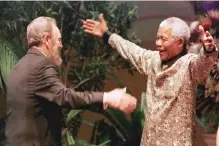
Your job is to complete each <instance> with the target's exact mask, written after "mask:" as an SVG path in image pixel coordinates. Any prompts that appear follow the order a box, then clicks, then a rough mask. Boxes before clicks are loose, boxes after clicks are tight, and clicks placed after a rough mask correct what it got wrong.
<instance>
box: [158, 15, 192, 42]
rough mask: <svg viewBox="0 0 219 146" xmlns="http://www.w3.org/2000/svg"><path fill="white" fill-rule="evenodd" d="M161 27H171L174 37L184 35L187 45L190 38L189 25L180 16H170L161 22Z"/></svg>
mask: <svg viewBox="0 0 219 146" xmlns="http://www.w3.org/2000/svg"><path fill="white" fill-rule="evenodd" d="M160 27H164V28H171V29H172V35H173V36H174V37H183V38H184V45H185V46H186V45H187V43H188V41H189V38H190V29H189V26H188V25H187V24H186V22H185V21H183V20H182V19H180V18H177V17H170V18H167V19H165V20H163V21H162V22H161V23H160Z"/></svg>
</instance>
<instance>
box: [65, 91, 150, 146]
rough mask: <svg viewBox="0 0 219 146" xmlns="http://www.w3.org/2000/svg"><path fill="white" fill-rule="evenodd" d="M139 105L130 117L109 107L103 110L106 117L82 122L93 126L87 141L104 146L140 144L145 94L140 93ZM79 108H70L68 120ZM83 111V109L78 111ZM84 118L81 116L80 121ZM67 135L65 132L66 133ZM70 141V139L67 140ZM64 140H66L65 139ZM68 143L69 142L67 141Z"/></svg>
mask: <svg viewBox="0 0 219 146" xmlns="http://www.w3.org/2000/svg"><path fill="white" fill-rule="evenodd" d="M141 102H142V103H144V104H141V106H140V107H137V108H136V109H135V110H134V111H133V113H132V114H131V118H130V119H128V118H127V116H126V115H125V114H124V113H123V112H121V111H117V110H114V109H111V108H108V109H107V110H105V112H104V113H102V114H103V115H104V117H105V118H106V119H107V121H110V122H106V121H105V120H104V119H101V120H96V121H95V122H94V123H90V122H88V121H86V122H84V123H85V124H88V125H89V126H92V127H93V130H92V134H91V139H90V141H89V143H91V144H93V145H104V146H137V145H140V141H141V135H142V131H143V128H144V120H145V109H146V103H145V102H146V94H145V92H143V93H142V96H141ZM78 112H79V110H71V112H70V113H69V116H68V117H71V118H69V121H71V120H72V119H74V118H75V116H76V115H77V114H78ZM80 112H83V111H80ZM83 120H84V119H83V118H82V121H83ZM66 135H67V134H66ZM69 141H70V140H69ZM65 142H66V141H65ZM68 144H69V143H68Z"/></svg>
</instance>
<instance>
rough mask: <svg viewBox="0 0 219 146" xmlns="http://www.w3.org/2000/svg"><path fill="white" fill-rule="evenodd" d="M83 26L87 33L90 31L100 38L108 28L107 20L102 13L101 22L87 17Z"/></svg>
mask: <svg viewBox="0 0 219 146" xmlns="http://www.w3.org/2000/svg"><path fill="white" fill-rule="evenodd" d="M83 28H84V31H85V32H86V33H90V34H92V35H95V36H97V37H100V38H102V37H103V34H104V32H105V31H107V30H108V27H107V24H106V21H105V20H104V18H103V14H100V16H99V22H98V21H95V20H92V19H87V20H86V21H84V22H83Z"/></svg>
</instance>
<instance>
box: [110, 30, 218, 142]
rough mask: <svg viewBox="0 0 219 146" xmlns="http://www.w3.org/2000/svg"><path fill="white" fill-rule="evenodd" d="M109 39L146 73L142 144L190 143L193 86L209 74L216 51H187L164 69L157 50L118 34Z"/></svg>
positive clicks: (192, 125)
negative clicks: (137, 43)
mask: <svg viewBox="0 0 219 146" xmlns="http://www.w3.org/2000/svg"><path fill="white" fill-rule="evenodd" d="M108 42H109V44H110V45H111V46H112V47H113V48H115V49H117V51H118V52H119V53H120V54H121V56H122V57H123V58H125V59H127V60H129V61H130V62H131V63H132V64H133V65H134V66H135V67H136V68H137V70H138V71H139V72H140V73H142V74H144V75H147V76H148V79H147V89H146V97H147V103H146V105H147V109H145V110H146V119H145V124H144V130H143V133H142V139H141V146H192V145H193V139H194V128H193V127H194V124H195V105H196V104H195V101H196V100H195V92H196V86H197V84H198V83H199V82H201V81H202V80H204V79H205V78H206V77H207V76H208V73H209V72H210V70H211V69H212V67H213V65H214V64H215V62H216V58H217V51H215V52H214V53H211V54H205V52H204V51H203V49H202V51H201V52H200V54H199V55H196V54H192V53H188V54H186V55H184V56H182V57H180V58H178V59H177V60H176V61H175V62H174V63H173V64H172V65H171V66H170V67H168V68H163V67H162V62H161V59H160V56H159V52H158V51H151V50H147V49H143V48H141V47H139V46H137V45H135V44H134V43H131V42H129V41H127V40H125V39H123V38H122V37H120V36H119V35H117V34H112V35H111V36H110V38H109V40H108Z"/></svg>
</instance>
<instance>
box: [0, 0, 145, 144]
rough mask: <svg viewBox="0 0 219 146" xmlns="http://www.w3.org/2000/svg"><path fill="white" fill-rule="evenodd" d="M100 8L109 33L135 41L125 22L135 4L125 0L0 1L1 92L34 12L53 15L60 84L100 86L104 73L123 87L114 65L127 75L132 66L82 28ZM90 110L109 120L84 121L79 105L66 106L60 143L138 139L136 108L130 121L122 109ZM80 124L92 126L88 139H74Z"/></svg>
mask: <svg viewBox="0 0 219 146" xmlns="http://www.w3.org/2000/svg"><path fill="white" fill-rule="evenodd" d="M100 13H103V14H104V17H105V19H106V21H107V23H108V26H109V28H110V30H111V31H112V32H115V33H118V34H120V35H122V36H123V37H124V38H126V39H128V40H131V41H132V42H134V43H137V44H138V43H140V40H139V39H138V38H137V37H136V35H135V33H134V32H132V31H131V29H130V28H131V22H133V21H134V20H135V19H136V18H137V7H135V6H133V5H131V4H129V3H128V2H116V3H115V2H110V1H102V2H98V1H96V2H95V1H85V2H84V1H53V2H50V1H46V2H45V1H29V2H27V1H5V2H0V40H1V42H0V49H1V52H3V53H1V54H0V65H1V66H0V69H1V70H0V89H1V91H3V92H5V91H6V79H7V75H8V73H9V71H10V70H11V68H12V67H13V66H14V65H15V63H16V62H17V61H18V60H19V59H20V58H21V57H23V56H24V54H25V52H26V39H25V37H26V35H25V32H26V27H27V25H28V24H29V23H30V22H31V20H33V19H34V18H36V17H39V16H49V17H53V18H55V19H56V21H57V25H58V26H59V28H60V30H61V34H62V42H63V49H62V58H63V64H62V67H61V79H62V81H63V83H64V84H65V85H66V86H68V87H72V88H74V89H75V90H78V91H84V90H102V89H103V87H104V80H105V79H107V78H108V77H112V78H113V79H115V81H116V82H118V83H119V85H120V86H123V85H122V82H121V81H120V80H119V78H118V77H117V76H116V74H115V72H116V70H118V69H126V70H127V71H129V72H130V73H131V74H133V73H134V71H135V70H134V69H133V67H132V66H131V65H130V64H129V63H128V62H127V61H125V60H124V59H122V58H121V57H120V55H119V54H118V53H117V52H115V51H114V50H113V49H111V48H110V46H108V45H105V44H103V41H102V40H100V39H97V38H95V37H93V36H90V35H88V34H85V33H84V32H83V28H82V21H83V20H85V19H88V18H90V19H96V20H97V19H98V16H99V14H100ZM5 40H7V41H5ZM90 110H91V111H94V112H98V113H100V114H102V115H104V116H105V117H106V118H107V119H109V120H110V121H111V124H109V123H107V122H105V121H104V120H100V121H96V122H95V123H89V122H88V121H85V120H84V119H83V111H84V110H74V111H70V112H69V114H65V115H66V116H65V117H66V118H65V119H64V121H65V122H64V123H66V124H65V125H63V126H65V127H66V130H65V132H64V134H63V142H64V143H65V145H77V146H80V145H81V146H82V145H93V144H95V145H99V146H108V145H113V146H116V145H119V146H120V145H127V144H128V142H129V143H130V144H133V143H132V142H134V141H135V140H136V138H137V139H138V140H137V141H136V142H139V141H140V140H139V139H140V137H141V129H142V127H141V126H142V125H138V123H142V119H143V116H142V114H143V113H142V111H141V109H138V110H136V111H135V112H134V113H133V114H132V116H131V118H132V120H131V121H130V120H128V119H127V117H126V115H125V114H124V113H122V112H119V111H115V110H112V109H109V110H107V111H105V112H104V111H102V110H99V108H98V107H96V106H93V107H92V108H90ZM65 113H66V112H65ZM67 113H68V110H67ZM137 118H139V119H137ZM82 123H87V124H88V123H89V124H90V125H91V126H94V127H95V128H93V133H92V136H91V137H92V138H91V141H89V142H86V141H83V140H77V139H75V138H76V137H77V133H78V129H79V128H80V125H81V124H82ZM139 126H140V127H139ZM102 128H103V129H102ZM136 129H138V130H137V133H138V134H136ZM94 139H95V140H94ZM128 139H129V140H128ZM89 143H92V144H89ZM133 145H136V144H133ZM137 145H139V144H137Z"/></svg>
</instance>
